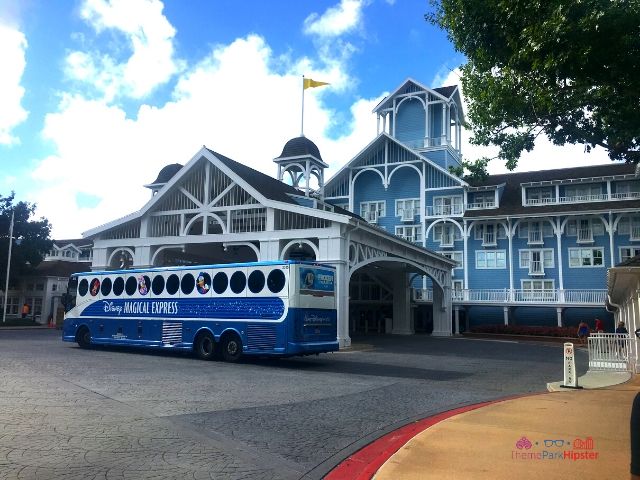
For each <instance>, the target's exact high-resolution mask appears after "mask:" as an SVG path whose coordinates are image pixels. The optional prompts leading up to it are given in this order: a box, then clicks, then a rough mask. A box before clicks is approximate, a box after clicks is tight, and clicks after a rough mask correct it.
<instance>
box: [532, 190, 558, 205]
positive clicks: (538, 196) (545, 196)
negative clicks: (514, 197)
mask: <svg viewBox="0 0 640 480" xmlns="http://www.w3.org/2000/svg"><path fill="white" fill-rule="evenodd" d="M554 194H555V189H552V188H549V187H535V188H527V192H526V195H527V197H526V198H527V204H528V205H544V204H547V203H552V202H555V198H554Z"/></svg>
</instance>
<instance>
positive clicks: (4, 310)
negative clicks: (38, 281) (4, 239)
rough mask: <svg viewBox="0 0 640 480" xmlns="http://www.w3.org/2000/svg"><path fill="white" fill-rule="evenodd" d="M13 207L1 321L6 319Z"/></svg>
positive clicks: (3, 321)
mask: <svg viewBox="0 0 640 480" xmlns="http://www.w3.org/2000/svg"><path fill="white" fill-rule="evenodd" d="M14 214H15V207H14V208H13V209H12V210H11V223H10V224H9V254H8V256H7V278H6V280H5V282H4V306H3V307H2V323H6V321H7V294H8V293H9V272H10V271H11V245H12V244H13V215H14Z"/></svg>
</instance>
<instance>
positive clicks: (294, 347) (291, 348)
mask: <svg viewBox="0 0 640 480" xmlns="http://www.w3.org/2000/svg"><path fill="white" fill-rule="evenodd" d="M339 349H340V344H339V343H338V341H337V340H336V341H334V342H289V344H288V345H287V352H288V353H289V354H291V355H313V354H315V353H324V352H337V351H338V350H339Z"/></svg>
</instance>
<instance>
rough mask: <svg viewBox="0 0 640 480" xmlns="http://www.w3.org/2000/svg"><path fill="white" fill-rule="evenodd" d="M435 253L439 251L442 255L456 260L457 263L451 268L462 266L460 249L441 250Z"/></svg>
mask: <svg viewBox="0 0 640 480" xmlns="http://www.w3.org/2000/svg"><path fill="white" fill-rule="evenodd" d="M437 253H439V254H440V255H442V256H443V257H447V258H450V259H451V260H453V261H454V262H457V265H456V266H455V267H453V268H464V262H463V256H462V252H461V251H455V252H448V251H446V250H442V251H440V252H437Z"/></svg>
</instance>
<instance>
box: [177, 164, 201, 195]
mask: <svg viewBox="0 0 640 480" xmlns="http://www.w3.org/2000/svg"><path fill="white" fill-rule="evenodd" d="M205 162H206V160H202V161H201V162H199V164H198V165H197V166H196V167H194V168H192V169H191V172H189V173H188V174H187V176H186V178H185V179H184V180H183V181H182V182H181V185H180V186H181V187H182V188H184V189H185V190H186V191H187V192H189V193H190V194H191V195H193V196H194V197H195V198H196V199H198V201H200V202H201V203H204V202H205V198H204V191H205V179H206V173H205V168H206V166H207V164H206V163H205Z"/></svg>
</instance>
